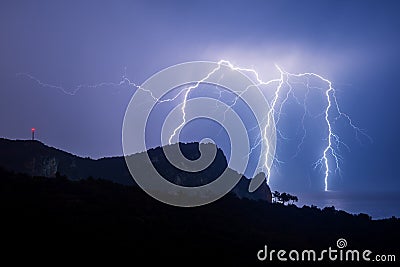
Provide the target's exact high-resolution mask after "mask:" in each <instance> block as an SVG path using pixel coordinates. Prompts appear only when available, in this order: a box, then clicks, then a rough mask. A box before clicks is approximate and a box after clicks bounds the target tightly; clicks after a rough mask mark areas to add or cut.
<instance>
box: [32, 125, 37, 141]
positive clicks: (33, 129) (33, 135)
mask: <svg viewBox="0 0 400 267" xmlns="http://www.w3.org/2000/svg"><path fill="white" fill-rule="evenodd" d="M35 131H36V129H35V128H32V140H35Z"/></svg>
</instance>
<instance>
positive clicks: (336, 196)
mask: <svg viewBox="0 0 400 267" xmlns="http://www.w3.org/2000/svg"><path fill="white" fill-rule="evenodd" d="M296 195H297V196H298V198H299V202H298V203H297V206H299V207H302V206H303V205H307V206H311V205H315V206H317V207H319V208H324V207H330V206H334V207H335V208H336V209H337V210H344V211H346V212H348V213H352V214H359V213H366V214H368V215H370V216H372V218H373V219H383V218H390V217H392V216H395V217H398V218H400V192H356V193H351V192H335V191H328V192H318V193H302V194H296Z"/></svg>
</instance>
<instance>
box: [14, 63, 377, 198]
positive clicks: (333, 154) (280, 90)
mask: <svg viewBox="0 0 400 267" xmlns="http://www.w3.org/2000/svg"><path fill="white" fill-rule="evenodd" d="M223 65H224V66H227V67H229V68H230V69H232V70H233V71H240V72H243V73H249V74H251V75H252V76H253V77H254V85H251V86H249V87H247V88H245V90H244V91H241V92H240V93H237V92H236V93H237V94H236V96H235V99H234V100H233V101H232V104H230V105H228V106H227V110H225V113H226V112H227V111H228V109H230V108H233V107H234V106H235V105H236V104H237V102H238V100H239V99H240V97H241V96H242V94H244V93H245V92H246V91H247V90H250V88H251V87H255V86H257V87H260V88H261V87H265V86H268V85H271V84H274V83H276V84H277V86H276V88H275V89H274V91H273V97H272V100H271V101H270V106H269V109H268V110H267V112H266V116H265V117H264V120H263V123H265V128H264V129H262V131H261V133H260V134H259V135H258V138H256V142H255V143H254V144H253V145H252V147H251V148H250V152H249V154H248V156H249V155H250V154H251V153H252V152H253V151H254V149H256V148H257V147H258V146H260V145H264V146H265V153H264V165H263V166H264V170H265V171H266V175H267V183H268V184H269V183H270V178H271V167H270V166H269V164H268V161H269V159H270V158H271V157H273V163H278V164H279V163H282V161H280V160H278V158H277V157H276V156H274V155H272V153H271V148H270V147H269V142H268V136H267V130H268V129H269V127H271V126H272V123H274V122H273V120H274V121H275V124H276V125H278V123H279V121H280V117H281V115H282V110H283V108H284V106H285V105H286V104H287V101H288V99H289V98H290V97H292V98H293V99H294V100H295V101H296V103H297V104H299V105H301V106H303V114H302V117H301V126H302V133H303V134H302V137H301V140H300V142H299V144H298V146H297V151H296V153H295V155H294V157H296V156H297V155H298V153H299V152H300V150H301V147H302V145H303V143H304V140H305V138H306V134H307V131H306V128H305V126H304V120H305V118H306V116H307V115H308V109H307V101H308V96H309V92H310V90H311V89H318V90H321V91H322V92H324V95H325V99H326V103H327V104H326V106H325V108H324V110H323V112H322V113H321V115H323V117H324V123H325V125H326V129H327V135H326V138H325V139H326V146H325V147H324V149H323V151H322V154H321V157H320V158H319V159H318V160H317V161H316V162H315V163H314V167H317V166H320V167H321V168H323V174H324V177H323V179H324V190H325V191H328V184H329V183H328V182H329V175H330V173H331V172H332V168H331V164H330V160H329V159H330V158H332V159H333V161H334V162H333V163H334V167H335V168H334V171H335V172H336V171H339V172H340V161H341V159H342V158H341V156H340V154H339V153H338V151H339V146H340V145H344V146H345V147H346V148H348V146H347V145H346V144H345V143H343V142H342V141H341V140H340V138H339V136H338V135H337V134H336V133H335V132H334V130H333V126H332V125H333V123H334V122H335V121H337V120H339V119H341V118H343V119H345V121H346V122H347V123H348V125H349V126H350V127H351V128H352V129H353V130H354V131H355V137H356V139H357V140H360V139H359V136H360V134H361V135H363V136H366V137H367V138H368V139H369V140H370V141H371V142H372V139H371V137H369V136H368V135H367V134H366V133H365V131H364V130H363V129H361V128H359V127H357V126H356V125H355V124H354V123H353V121H352V120H351V117H350V116H349V115H348V114H347V113H345V112H342V110H341V109H340V106H339V103H338V100H337V98H336V90H335V88H334V87H333V84H332V82H331V81H330V80H328V79H326V78H324V77H323V76H321V75H319V74H316V73H312V72H305V73H298V74H292V73H289V72H286V71H285V70H283V69H282V68H280V67H279V66H278V65H275V67H276V69H277V70H278V72H279V78H276V79H271V80H269V81H263V80H262V79H261V78H260V75H259V73H258V72H257V71H256V70H254V69H251V68H242V67H238V66H235V65H233V64H232V63H231V62H229V61H228V60H220V61H219V62H217V65H216V67H215V68H214V69H212V70H211V71H210V72H209V73H208V74H206V75H205V77H204V78H203V79H201V80H199V81H196V82H195V83H194V84H193V85H191V86H188V87H185V88H183V89H182V90H180V91H179V92H178V93H177V94H175V96H173V97H172V98H168V99H159V98H157V97H155V96H154V94H153V93H152V92H151V91H150V90H147V89H146V88H142V87H141V86H140V85H137V84H136V83H134V82H132V81H130V80H129V79H128V78H127V77H126V74H124V75H123V76H122V79H121V80H120V81H119V82H102V83H98V84H94V85H82V84H81V85H78V86H76V87H74V88H72V89H69V90H67V89H66V88H64V87H62V86H58V85H53V84H48V83H45V82H42V81H41V80H39V79H37V78H36V77H34V76H33V75H30V74H28V73H18V74H17V76H24V77H26V78H29V79H31V80H33V81H34V82H36V83H37V84H39V85H40V86H42V87H46V88H51V89H57V90H60V91H62V92H63V93H65V94H68V95H75V94H76V93H77V92H78V91H79V90H81V89H82V88H98V87H103V86H123V85H128V86H132V87H134V88H135V89H136V90H142V91H144V92H146V93H148V94H149V95H150V97H151V98H152V99H153V101H155V102H157V103H164V102H171V101H174V100H176V99H177V98H178V97H179V96H181V95H183V100H182V101H183V102H182V107H181V112H182V117H181V122H180V124H179V125H178V126H177V127H176V128H175V129H174V130H173V131H172V134H171V135H170V137H169V139H168V142H169V144H172V143H173V139H174V137H176V135H177V134H178V133H179V131H180V130H181V129H182V127H183V126H184V125H185V124H186V109H187V107H188V105H187V101H188V99H189V96H190V93H191V92H192V91H193V90H195V89H197V88H198V87H199V86H200V85H201V84H202V83H205V82H206V81H207V80H208V79H209V78H210V77H211V76H212V75H214V74H216V73H217V72H218V70H220V69H221V66H223ZM125 73H126V69H125ZM293 78H297V79H306V82H293V81H291V79H293ZM310 78H316V79H318V80H320V81H321V82H323V83H324V84H326V85H327V86H326V87H325V88H321V87H312V86H310ZM296 83H301V84H303V85H304V86H305V87H306V88H307V90H306V93H305V95H304V98H303V101H300V100H299V99H298V97H297V96H296V95H295V93H294V87H293V86H292V84H296ZM221 97H222V91H219V98H221ZM332 112H336V114H337V115H336V116H335V117H332V114H331V113H332ZM257 127H258V125H257V126H256V127H254V128H252V129H250V130H249V131H252V130H254V129H256V128H257ZM276 130H277V133H278V136H279V137H280V138H281V139H283V140H285V139H287V138H286V137H285V136H284V135H283V133H282V132H281V131H280V130H279V129H278V128H277V129H276Z"/></svg>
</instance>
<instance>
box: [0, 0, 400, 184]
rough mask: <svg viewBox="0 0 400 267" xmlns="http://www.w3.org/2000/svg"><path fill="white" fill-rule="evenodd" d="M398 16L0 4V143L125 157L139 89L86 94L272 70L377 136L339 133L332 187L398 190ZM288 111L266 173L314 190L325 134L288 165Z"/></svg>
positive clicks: (397, 7) (307, 6) (323, 8)
mask: <svg viewBox="0 0 400 267" xmlns="http://www.w3.org/2000/svg"><path fill="white" fill-rule="evenodd" d="M399 13H400V4H398V3H396V1H337V0H335V1H109V2H107V3H106V2H105V1H75V2H74V3H71V1H2V2H1V4H0V36H1V42H0V59H1V60H0V85H1V87H0V88H1V89H0V136H1V137H5V138H10V139H29V138H30V129H31V128H32V127H35V128H36V129H37V132H36V135H37V139H39V140H40V141H42V142H44V143H45V144H47V145H50V146H54V147H57V148H60V149H63V150H66V151H68V152H71V153H73V154H77V155H80V156H85V157H86V156H89V157H92V158H100V157H106V156H115V155H122V145H121V128H122V122H123V118H124V113H125V110H126V107H127V105H128V103H129V101H130V99H131V97H132V95H133V94H134V92H135V90H134V89H133V88H132V87H130V86H127V85H126V84H124V85H122V86H111V85H109V86H99V87H95V88H93V87H90V86H85V85H95V84H99V83H101V82H114V83H118V82H119V81H121V79H122V77H123V76H124V75H126V77H129V79H130V80H131V81H134V82H135V83H137V84H141V83H143V82H144V81H145V80H146V79H147V78H149V77H150V76H151V75H153V74H154V73H156V72H158V71H160V70H162V69H163V68H166V67H168V66H171V65H174V64H178V63H182V62H186V61H193V60H210V61H218V60H220V59H226V60H230V61H231V62H232V63H234V64H236V65H239V66H243V67H252V68H254V69H256V70H257V71H259V72H260V75H261V77H262V78H263V79H267V80H268V79H272V78H277V77H279V72H277V69H276V68H275V65H274V64H277V65H279V66H281V67H283V68H284V69H285V70H287V71H289V72H291V73H302V72H315V73H318V74H320V75H322V76H324V77H326V78H328V79H329V80H331V81H332V82H333V85H334V87H335V88H336V90H337V94H336V96H337V98H338V101H339V102H340V105H341V108H342V110H343V111H344V112H346V113H347V114H349V115H350V116H351V118H352V119H353V122H354V123H355V124H356V125H357V126H359V127H360V128H362V129H364V130H365V132H366V133H367V134H368V135H369V136H370V137H371V138H372V142H370V141H369V140H368V138H364V137H361V138H360V139H361V140H360V142H359V141H358V140H357V139H356V138H355V135H354V132H353V131H352V130H351V129H350V128H348V127H347V126H346V125H345V124H340V123H338V124H337V125H336V127H337V128H336V130H337V132H338V133H339V134H340V135H341V138H342V140H343V141H344V142H345V143H346V144H347V145H348V146H349V148H350V149H349V150H347V149H343V150H341V155H342V157H343V161H342V165H341V167H342V177H339V175H338V174H337V173H336V174H335V173H333V174H332V187H333V189H335V190H339V191H360V192H364V191H382V192H385V191H397V190H398V188H399V186H400V179H399V174H398V163H399V161H400V156H399V155H400V154H399V149H400V141H399V136H398V135H399V133H400V126H399V118H398V116H399V114H400V105H399V104H398V102H399V98H400V90H399V89H400V88H399V85H398V82H399V77H398V76H399V75H398V71H399V69H400V68H399V67H400V53H399V47H400V31H399V29H400V17H399ZM23 73H25V74H29V75H32V76H33V77H35V78H37V79H39V80H40V81H41V82H43V83H47V84H51V85H54V87H49V86H47V87H46V86H41V85H39V84H38V83H37V82H36V81H34V80H32V79H30V78H29V77H28V76H27V75H25V74H23ZM79 85H84V86H82V87H77V86H79ZM55 86H58V87H55ZM76 89H79V90H78V91H76ZM75 91H76V93H75V94H74V95H71V94H72V93H74V92H75ZM318 104H320V103H316V104H315V105H316V106H315V107H314V108H315V109H317V108H318V106H317V105H318ZM312 108H313V106H311V109H312ZM284 112H285V113H284V114H285V115H284V116H283V119H282V129H283V131H284V132H285V133H287V135H288V136H289V138H288V140H286V141H285V140H278V144H277V146H278V147H277V152H278V154H277V155H278V157H279V156H280V159H281V160H282V161H283V163H281V164H280V165H279V166H276V167H275V168H274V169H273V173H272V174H273V175H274V176H273V177H271V184H272V186H273V189H280V190H289V191H290V190H291V191H296V192H298V191H305V190H309V191H321V190H322V189H323V186H322V180H321V178H322V172H321V171H320V170H318V169H316V170H314V169H313V167H312V164H313V162H315V160H317V157H316V156H318V155H319V154H320V153H321V151H322V149H323V145H324V142H325V141H324V140H323V139H322V138H323V137H322V135H318V134H317V133H318V131H322V132H323V131H326V128H324V127H325V126H324V125H321V124H318V125H317V124H315V123H318V120H309V121H308V122H307V125H308V126H310V127H311V128H310V129H311V130H310V135H309V139H307V141H306V143H305V146H304V149H303V150H302V152H301V154H300V155H299V157H297V158H292V157H291V156H290V155H291V153H292V152H293V147H297V141H298V138H299V135H298V134H296V131H295V129H298V125H297V124H296V123H295V122H298V118H296V117H291V114H292V113H293V114H296V112H297V111H296V110H295V109H293V110H291V109H290V108H288V109H287V110H285V111H284ZM291 118H292V119H291ZM191 127H192V131H191V129H190V128H188V129H187V133H186V140H185V141H190V140H189V139H190V133H193V140H197V139H199V138H200V139H201V138H202V137H204V136H197V135H198V131H197V130H196V127H200V126H199V125H196V124H193V125H192V126H191ZM312 127H314V128H312ZM313 129H314V130H313ZM293 132H295V134H292V133H293ZM196 134H197V135H196Z"/></svg>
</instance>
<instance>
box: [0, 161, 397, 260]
mask: <svg viewBox="0 0 400 267" xmlns="http://www.w3.org/2000/svg"><path fill="white" fill-rule="evenodd" d="M0 213H1V221H2V222H1V224H2V226H1V233H0V234H1V239H0V242H1V247H2V248H1V252H2V253H1V255H2V259H3V260H5V259H7V258H9V259H11V260H12V261H13V262H14V263H18V262H19V261H21V260H28V261H30V262H31V263H33V262H39V263H41V262H49V263H51V264H54V266H58V265H59V263H67V262H70V263H72V264H78V265H81V264H83V263H84V262H87V263H88V264H91V266H92V265H93V264H95V263H106V262H107V261H111V262H112V263H117V262H124V261H125V262H126V264H125V265H126V266H144V265H153V264H154V263H157V262H160V263H163V264H161V266H169V265H171V263H172V266H173V265H174V264H179V265H182V264H183V265H186V266H197V265H198V264H199V263H201V264H202V266H215V263H216V262H218V263H221V264H224V265H230V266H250V265H254V264H261V265H270V266H272V265H273V266H275V265H276V264H277V262H274V263H273V264H272V263H270V262H268V263H267V262H262V263H260V262H258V261H257V257H256V254H257V251H258V250H260V249H262V248H263V247H264V245H268V248H269V249H276V250H279V249H285V250H288V251H289V250H291V249H315V250H318V249H327V248H328V247H329V246H331V247H333V248H336V241H337V239H338V238H345V239H346V240H347V242H348V248H352V249H359V250H362V249H369V250H371V251H373V252H374V253H385V254H389V253H391V254H396V253H398V248H399V243H398V242H399V238H400V221H399V220H398V219H395V218H392V219H387V220H377V221H375V220H371V219H370V217H369V216H368V215H362V214H361V215H350V214H348V213H346V212H343V211H337V210H335V209H334V208H326V209H323V210H320V209H318V208H316V207H306V206H305V207H303V208H298V207H296V206H294V205H288V206H284V205H282V204H279V203H275V204H269V203H267V202H265V201H254V200H248V199H238V198H237V197H236V196H234V195H232V194H228V195H226V196H225V197H223V198H222V199H220V200H219V201H216V202H214V203H212V204H209V205H206V206H202V207H198V208H178V207H172V206H168V205H165V204H163V203H160V202H158V201H156V200H154V199H152V198H151V197H149V196H148V195H146V194H145V193H144V192H143V191H141V190H140V189H139V188H137V187H133V186H125V185H120V184H116V183H113V182H110V181H104V180H97V179H92V178H90V179H86V180H80V181H70V180H68V179H67V178H66V177H65V176H60V175H57V177H56V178H45V177H31V176H28V175H24V174H15V173H11V172H8V171H5V170H2V169H1V170H0ZM397 256H400V255H397ZM140 260H146V262H147V263H146V264H140V263H139V261H140ZM397 260H399V259H397ZM336 263H338V262H336ZM112 266H114V265H112Z"/></svg>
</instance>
